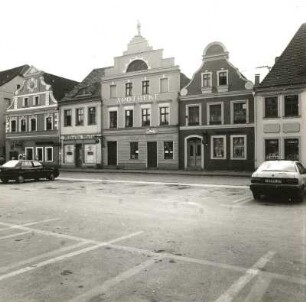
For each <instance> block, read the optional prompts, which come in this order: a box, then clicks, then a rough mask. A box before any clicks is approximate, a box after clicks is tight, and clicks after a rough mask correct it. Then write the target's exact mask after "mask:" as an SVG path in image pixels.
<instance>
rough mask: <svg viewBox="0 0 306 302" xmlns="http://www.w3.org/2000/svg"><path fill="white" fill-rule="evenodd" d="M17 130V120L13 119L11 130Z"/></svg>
mask: <svg viewBox="0 0 306 302" xmlns="http://www.w3.org/2000/svg"><path fill="white" fill-rule="evenodd" d="M16 131H17V121H15V120H12V121H11V132H16Z"/></svg>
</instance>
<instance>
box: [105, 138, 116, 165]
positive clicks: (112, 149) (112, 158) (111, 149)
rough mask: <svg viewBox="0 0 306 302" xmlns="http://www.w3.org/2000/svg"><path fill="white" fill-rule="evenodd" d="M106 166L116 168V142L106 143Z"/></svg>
mask: <svg viewBox="0 0 306 302" xmlns="http://www.w3.org/2000/svg"><path fill="white" fill-rule="evenodd" d="M107 157H108V158H107V164H108V165H109V166H117V142H107Z"/></svg>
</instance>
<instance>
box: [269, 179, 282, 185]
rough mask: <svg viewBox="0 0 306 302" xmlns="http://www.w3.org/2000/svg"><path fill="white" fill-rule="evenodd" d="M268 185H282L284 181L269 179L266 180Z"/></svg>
mask: <svg viewBox="0 0 306 302" xmlns="http://www.w3.org/2000/svg"><path fill="white" fill-rule="evenodd" d="M265 182H266V183H270V184H281V183H282V181H281V179H274V178H267V179H265Z"/></svg>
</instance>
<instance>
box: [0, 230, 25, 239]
mask: <svg viewBox="0 0 306 302" xmlns="http://www.w3.org/2000/svg"><path fill="white" fill-rule="evenodd" d="M28 233H31V231H26V232H21V233H16V234H11V235H7V236H3V237H0V240H3V239H8V238H13V237H17V236H20V235H24V234H28Z"/></svg>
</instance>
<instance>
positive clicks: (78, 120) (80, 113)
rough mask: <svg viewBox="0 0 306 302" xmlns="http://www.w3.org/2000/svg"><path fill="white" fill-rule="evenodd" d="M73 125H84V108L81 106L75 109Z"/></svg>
mask: <svg viewBox="0 0 306 302" xmlns="http://www.w3.org/2000/svg"><path fill="white" fill-rule="evenodd" d="M75 125H76V126H83V125H84V109H83V108H77V109H76V110H75Z"/></svg>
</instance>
